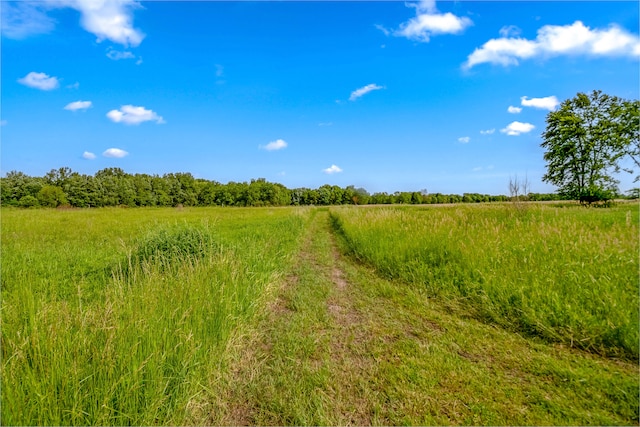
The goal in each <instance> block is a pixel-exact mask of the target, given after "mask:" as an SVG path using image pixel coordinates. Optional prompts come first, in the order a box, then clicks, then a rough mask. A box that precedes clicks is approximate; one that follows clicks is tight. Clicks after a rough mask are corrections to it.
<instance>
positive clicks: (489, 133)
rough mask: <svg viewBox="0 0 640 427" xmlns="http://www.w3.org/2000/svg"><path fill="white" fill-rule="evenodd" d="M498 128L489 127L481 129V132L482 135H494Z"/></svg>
mask: <svg viewBox="0 0 640 427" xmlns="http://www.w3.org/2000/svg"><path fill="white" fill-rule="evenodd" d="M495 131H496V130H495V129H487V130H481V131H480V133H481V134H482V135H492V134H493V133H494V132H495Z"/></svg>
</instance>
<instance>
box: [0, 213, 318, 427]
mask: <svg viewBox="0 0 640 427" xmlns="http://www.w3.org/2000/svg"><path fill="white" fill-rule="evenodd" d="M292 212H293V211H292V210H283V209H252V210H249V209H219V208H211V209H186V210H183V211H177V210H173V209H139V210H123V209H104V210H84V211H63V212H60V211H42V210H41V211H14V210H3V212H2V276H1V277H2V336H1V339H2V371H1V373H2V415H1V421H2V424H3V425H12V424H20V425H71V424H83V425H89V424H91V425H95V424H101V425H132V424H135V425H142V424H144V425H158V424H161V425H166V424H181V423H184V422H185V420H186V419H189V414H190V412H191V411H194V410H197V408H193V407H192V405H193V404H194V402H196V401H197V399H195V397H196V396H197V395H198V394H199V393H201V392H202V390H203V387H204V385H203V384H202V381H203V379H204V378H211V377H212V376H215V372H216V369H218V368H219V366H218V361H219V360H220V358H221V352H222V351H223V350H224V345H225V342H226V340H227V339H228V338H229V336H230V335H231V334H232V332H233V330H234V328H236V327H237V326H238V325H240V324H241V323H242V322H244V321H247V320H248V319H249V318H251V316H253V314H254V312H255V310H256V308H257V307H259V306H260V305H261V304H262V303H263V300H264V297H265V294H266V293H268V292H269V289H270V286H271V285H272V284H273V283H274V282H275V281H277V280H278V279H279V276H280V274H281V272H282V271H285V270H286V267H287V266H288V265H289V263H290V262H291V258H292V254H293V253H294V251H295V249H296V247H297V245H298V244H299V236H300V234H301V233H302V231H303V230H304V228H305V224H306V223H307V220H308V213H307V211H299V212H297V214H292Z"/></svg>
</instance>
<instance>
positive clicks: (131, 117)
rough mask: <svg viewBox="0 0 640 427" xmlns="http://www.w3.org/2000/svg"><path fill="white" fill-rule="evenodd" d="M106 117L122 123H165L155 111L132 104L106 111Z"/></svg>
mask: <svg viewBox="0 0 640 427" xmlns="http://www.w3.org/2000/svg"><path fill="white" fill-rule="evenodd" d="M107 117H108V118H109V119H111V121H113V122H115V123H124V124H126V125H137V124H140V123H142V122H150V121H154V122H156V123H157V124H163V123H165V121H164V119H163V118H162V117H161V116H159V115H158V114H157V113H156V112H154V111H151V110H147V109H146V108H144V107H136V106H134V105H123V106H122V107H120V109H119V110H111V111H109V112H108V113H107Z"/></svg>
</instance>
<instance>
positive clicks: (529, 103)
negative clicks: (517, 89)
mask: <svg viewBox="0 0 640 427" xmlns="http://www.w3.org/2000/svg"><path fill="white" fill-rule="evenodd" d="M520 102H521V104H522V105H524V106H525V107H533V108H539V109H542V110H549V111H553V110H555V109H556V107H557V106H558V105H560V101H558V98H556V97H555V96H547V97H544V98H531V99H527V97H526V96H523V97H521V98H520Z"/></svg>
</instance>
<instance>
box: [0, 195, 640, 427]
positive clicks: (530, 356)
mask: <svg viewBox="0 0 640 427" xmlns="http://www.w3.org/2000/svg"><path fill="white" fill-rule="evenodd" d="M1 213H2V218H1V219H2V230H1V233H2V234H1V237H2V241H1V243H2V259H1V262H2V265H1V267H2V272H1V274H2V276H1V279H2V306H1V307H2V330H1V333H2V336H1V344H2V365H1V374H2V402H1V403H2V413H1V420H0V421H1V423H2V424H3V425H16V424H19V425H53V424H55V425H78V424H82V425H96V424H100V425H131V424H136V425H140V424H145V425H168V424H172V425H183V424H188V425H203V424H204V425H220V424H227V425H228V424H231V425H238V424H264V425H267V424H276V425H292V424H295V425H298V424H307V425H310V424H312V425H336V424H340V425H342V424H387V425H397V424H414V425H415V424H582V425H587V424H592V425H597V424H600V425H602V424H607V425H609V424H611V425H613V424H621V425H629V424H634V425H637V424H638V423H639V422H640V420H639V415H638V405H637V402H638V398H639V396H638V380H639V377H638V370H637V351H638V350H637V345H638V312H637V307H638V283H637V273H638V206H637V205H632V206H618V207H615V208H613V209H602V210H596V209H582V208H555V207H552V206H544V207H542V206H531V207H530V208H528V209H527V210H526V211H524V210H514V209H513V207H511V206H506V205H496V206H493V205H492V206H456V207H428V208H420V207H410V208H409V207H402V208H397V207H384V208H372V207H368V208H331V211H330V212H329V211H327V210H326V209H324V210H322V209H316V208H277V209H270V208H247V209H244V208H237V209H236V208H226V209H225V208H193V209H168V208H167V209H142V208H141V209H117V208H113V209H96V210H94V209H92V210H66V211H65V210H12V209H3V210H2V212H1ZM336 230H337V231H338V232H336ZM343 253H345V254H349V255H350V256H349V257H344V256H342V254H343ZM354 259H355V262H354ZM496 325H499V326H500V327H496Z"/></svg>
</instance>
